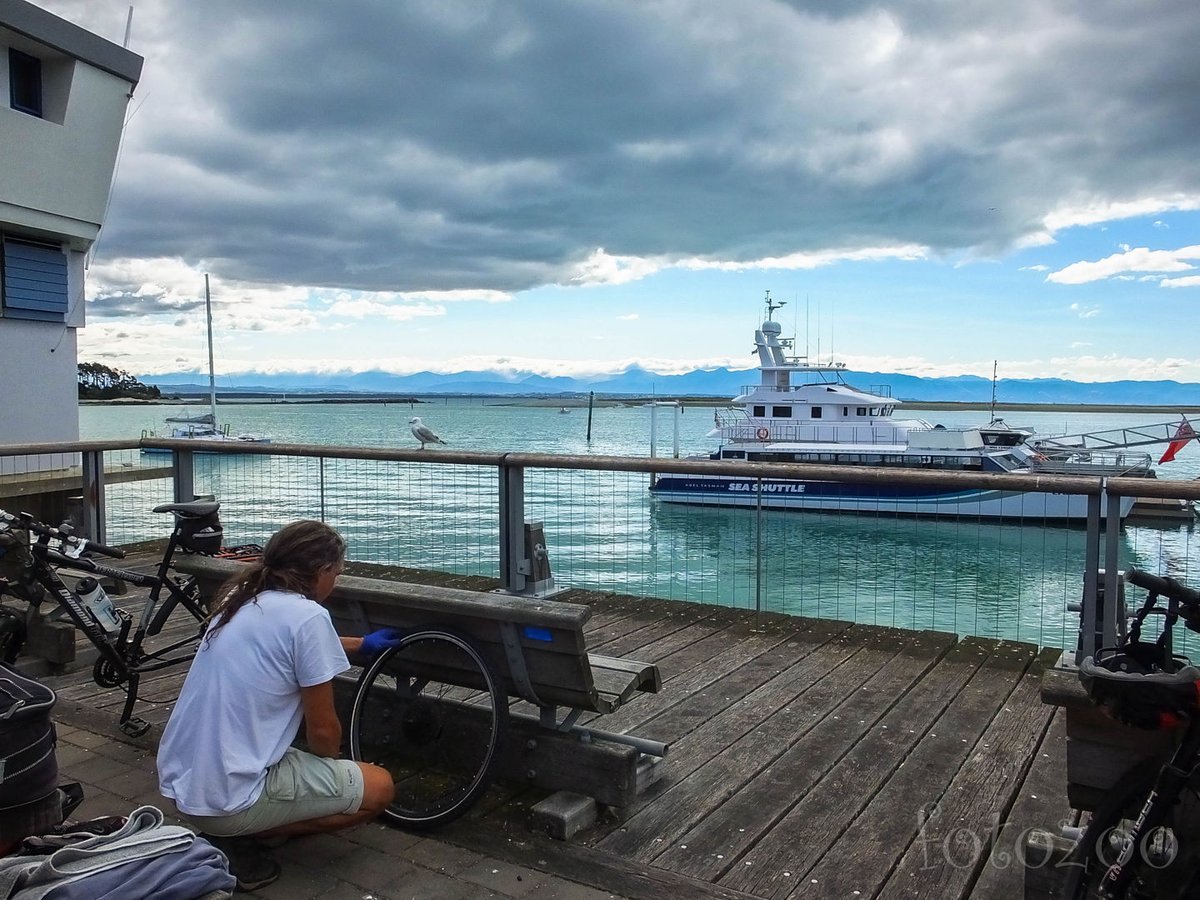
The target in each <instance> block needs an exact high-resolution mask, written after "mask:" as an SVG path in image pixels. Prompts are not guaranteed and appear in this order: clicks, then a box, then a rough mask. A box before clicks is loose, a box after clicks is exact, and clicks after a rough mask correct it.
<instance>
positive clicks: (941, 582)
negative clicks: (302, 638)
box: [80, 398, 1200, 646]
mask: <svg viewBox="0 0 1200 900" xmlns="http://www.w3.org/2000/svg"><path fill="white" fill-rule="evenodd" d="M177 411H179V410H178V409H177V408H174V407H170V406H158V407H148V408H147V407H103V406H92V407H84V408H82V409H81V410H80V430H81V436H82V437H83V438H84V439H105V438H136V437H138V436H140V435H141V433H142V431H143V430H154V429H157V430H159V432H160V433H162V432H163V430H164V429H163V426H162V419H163V418H164V417H165V416H167V415H170V414H173V413H175V412H177ZM220 413H221V419H222V421H223V422H224V421H228V422H229V423H230V424H231V426H232V429H233V430H234V431H253V432H261V433H265V434H269V435H271V437H272V438H273V440H275V441H277V442H281V443H310V444H338V445H353V446H375V447H412V446H415V441H414V439H413V438H412V436H411V434H410V433H409V426H408V420H409V418H411V417H412V416H414V415H419V416H421V418H422V419H423V421H424V422H425V423H426V424H427V425H429V426H430V427H431V428H433V429H434V430H435V431H436V432H438V433H439V434H440V435H441V436H442V437H443V438H444V439H445V440H446V441H447V442H448V443H449V445H450V446H451V447H452V448H454V449H464V450H480V451H521V452H535V453H559V454H578V455H587V454H595V455H631V456H645V455H647V453H648V445H649V430H650V429H649V426H650V412H649V410H648V409H646V408H643V407H598V408H596V409H595V410H594V413H593V422H592V431H593V440H592V441H591V443H590V444H589V443H588V442H587V440H586V427H587V409H586V407H577V408H573V409H572V410H571V412H570V413H569V414H562V413H560V412H559V410H558V407H557V406H548V407H530V406H522V405H516V404H512V403H509V402H506V401H502V400H498V399H494V398H486V399H480V398H455V399H450V400H444V399H436V400H432V401H430V402H427V403H420V404H416V405H414V406H410V405H409V404H386V405H383V404H286V403H266V404H239V405H226V406H222V407H221V408H220ZM910 413H911V415H914V416H919V417H922V418H925V419H928V420H929V421H931V422H934V423H941V424H944V425H947V426H949V427H954V426H960V425H970V424H977V423H978V422H980V421H981V420H982V419H984V418H985V417H986V414H985V413H982V412H953V413H952V412H942V411H922V410H919V409H916V408H913V409H912V410H911V411H910ZM672 418H673V413H672V411H671V410H668V409H660V410H659V449H658V452H659V454H660V455H669V454H670V452H671V445H672V430H673V421H672ZM1171 418H1172V417H1171V416H1169V415H1164V414H1161V413H1159V414H1111V413H1105V414H1097V413H1014V414H1011V415H1010V416H1008V421H1009V423H1010V424H1012V425H1019V426H1031V427H1033V428H1035V429H1036V430H1037V431H1038V432H1039V433H1043V434H1061V433H1079V432H1085V431H1098V430H1105V429H1111V428H1117V427H1123V426H1138V425H1150V424H1155V423H1159V422H1164V421H1168V420H1170V419H1171ZM679 423H680V444H681V452H682V453H683V454H684V455H687V454H689V453H697V452H705V451H708V450H709V449H711V446H712V442H711V440H710V439H709V438H707V437H706V436H705V435H706V433H707V432H708V430H709V429H710V428H711V427H712V410H711V409H703V408H694V409H687V410H684V411H683V413H682V415H681V416H680V418H679ZM1150 449H1154V448H1150ZM1159 450H1160V451H1161V448H1159ZM435 453H436V450H434V451H431V455H433V454H435ZM133 460H136V457H133V458H132V459H131V460H130V461H129V462H126V463H123V464H124V465H141V464H143V463H142V462H135V461H133ZM1159 475H1160V477H1162V478H1171V479H1191V478H1197V477H1200V446H1197V445H1192V446H1189V447H1188V448H1186V449H1185V450H1184V451H1183V452H1182V453H1181V454H1180V455H1179V458H1178V459H1177V460H1176V461H1175V462H1173V463H1170V464H1168V465H1166V466H1163V467H1161V468H1160V470H1159ZM149 485H153V487H150V486H149ZM168 489H169V486H168V485H167V483H165V482H152V483H143V485H142V486H141V487H138V488H137V489H136V490H135V489H132V488H131V489H129V490H127V491H126V492H125V494H126V495H127V499H126V501H125V503H126V505H125V506H121V505H120V501H119V497H120V495H121V491H119V490H118V491H113V490H110V503H113V504H114V505H115V506H116V509H114V510H113V511H111V512H110V528H115V529H116V530H117V531H118V533H119V532H120V529H121V518H122V515H126V516H128V517H129V518H130V520H131V521H132V520H134V519H137V520H138V521H144V519H139V518H138V516H137V513H136V512H134V510H142V509H145V508H146V506H148V505H149V504H150V503H151V502H163V500H164V499H167V498H166V496H165V493H164V492H165V491H167V490H168ZM197 489H198V490H202V491H205V492H211V493H214V494H216V495H217V496H218V497H219V498H220V499H222V501H223V504H224V506H223V511H222V515H223V518H224V519H225V521H226V524H227V528H228V529H229V531H230V533H231V535H235V536H236V538H237V539H238V540H262V539H264V538H265V537H266V536H267V535H269V534H270V532H271V531H273V530H274V528H276V527H278V525H279V524H281V523H282V522H283V521H287V520H288V519H290V518H296V517H300V516H317V515H320V516H323V517H324V518H325V519H326V520H327V521H330V522H331V523H332V524H334V525H335V526H336V527H338V528H339V529H340V530H342V531H343V533H344V534H346V536H347V538H348V540H349V541H350V545H351V552H352V555H353V556H355V557H356V558H359V559H370V560H375V561H379V562H388V563H394V564H401V565H411V566H414V567H420V568H434V569H442V570H445V571H453V572H463V573H481V574H495V572H496V570H497V569H496V545H497V526H496V518H497V503H496V490H497V488H496V478H495V474H494V472H493V471H492V470H476V469H463V468H461V467H430V466H413V465H409V466H396V465H394V464H390V465H387V466H384V465H376V464H361V465H358V464H349V463H345V464H336V465H335V464H333V463H330V464H329V465H327V466H321V465H320V464H318V463H316V462H315V461H307V460H306V461H291V460H273V459H265V458H257V457H239V458H236V459H217V458H212V457H202V458H201V459H200V461H199V463H198V472H197ZM147 492H150V493H147ZM154 492H157V493H154ZM526 494H527V517H528V518H530V519H539V520H541V521H543V522H544V524H545V528H546V536H547V544H548V547H549V550H550V558H551V563H552V565H553V568H554V572H555V579H556V581H557V582H558V583H559V584H562V585H571V586H580V587H585V586H586V587H594V588H598V589H610V590H615V591H620V592H625V593H632V594H639V595H646V596H659V597H673V598H679V599H688V600H693V601H699V602H711V603H719V604H722V605H730V606H739V607H743V608H751V609H752V608H755V607H756V606H758V607H761V608H763V609H767V610H777V611H785V612H791V613H803V614H806V615H820V616H824V617H828V618H842V619H852V620H855V621H860V622H874V623H877V624H882V625H897V626H904V627H916V628H926V627H936V628H942V629H946V630H954V631H957V632H959V633H964V634H966V633H972V634H981V635H996V636H1004V637H1012V638H1021V639H1025V640H1033V641H1038V642H1040V643H1042V644H1047V645H1051V644H1053V645H1058V646H1065V645H1067V644H1069V643H1071V642H1072V641H1073V637H1072V634H1073V631H1074V628H1075V624H1074V621H1073V619H1072V617H1071V615H1070V614H1068V613H1066V611H1065V607H1066V604H1067V602H1069V601H1073V600H1076V599H1078V596H1079V592H1080V582H1081V573H1082V560H1083V531H1082V529H1066V528H1041V527H1022V526H1018V525H1008V524H1006V525H997V524H989V523H981V522H974V521H969V520H963V521H958V520H931V519H921V520H917V519H894V518H889V517H886V516H866V515H864V516H846V515H840V516H835V515H821V514H812V513H807V514H806V513H795V512H792V513H786V512H775V513H765V514H764V515H763V519H762V527H761V530H760V529H759V528H758V527H756V526H757V520H756V516H755V514H754V511H752V510H730V509H724V510H722V509H700V508H689V507H678V506H667V505H660V504H656V503H652V502H651V500H650V498H649V495H648V492H647V491H646V476H644V475H625V474H619V473H618V474H609V473H581V472H567V471H562V472H559V471H555V470H545V471H537V472H529V473H527V486H526ZM264 499H265V500H267V501H268V502H266V503H264V502H263V501H264ZM114 501H115V503H114ZM157 524H158V523H154V522H153V521H151V522H150V523H149V525H147V526H144V527H150V528H153V527H157ZM398 525H401V526H402V527H397V526H398ZM138 536H141V535H138ZM1192 538H1193V531H1192V526H1191V524H1190V523H1182V524H1178V525H1167V526H1150V525H1129V526H1127V527H1126V528H1125V529H1124V531H1123V533H1122V536H1121V563H1120V564H1121V566H1122V567H1126V566H1129V565H1137V566H1140V567H1144V568H1147V569H1149V570H1151V571H1157V572H1163V573H1167V574H1173V575H1176V576H1178V577H1182V578H1185V579H1188V578H1190V579H1191V580H1192V581H1193V583H1198V584H1200V577H1193V576H1192V573H1196V575H1197V576H1200V558H1198V557H1197V555H1196V554H1197V548H1196V545H1195V543H1194V541H1193V539H1192Z"/></svg>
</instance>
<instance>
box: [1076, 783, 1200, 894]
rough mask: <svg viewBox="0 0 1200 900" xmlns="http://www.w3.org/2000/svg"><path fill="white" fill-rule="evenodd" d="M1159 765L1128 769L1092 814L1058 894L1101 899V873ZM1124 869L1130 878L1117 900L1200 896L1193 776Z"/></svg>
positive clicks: (1199, 800)
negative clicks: (1163, 818)
mask: <svg viewBox="0 0 1200 900" xmlns="http://www.w3.org/2000/svg"><path fill="white" fill-rule="evenodd" d="M1160 767H1161V765H1160V764H1155V763H1141V764H1139V765H1137V766H1135V767H1134V768H1132V769H1130V770H1129V772H1127V773H1126V774H1125V775H1124V776H1122V777H1121V779H1120V780H1119V781H1118V788H1117V789H1115V790H1114V791H1113V792H1112V793H1111V794H1109V796H1108V799H1106V800H1105V802H1104V803H1103V804H1101V806H1100V807H1099V808H1098V809H1097V810H1096V812H1095V813H1093V815H1092V819H1091V822H1090V823H1089V824H1088V827H1087V830H1086V831H1085V832H1084V835H1083V837H1082V838H1081V839H1080V841H1079V844H1078V845H1076V847H1075V849H1074V850H1073V851H1072V853H1071V857H1070V859H1069V861H1068V862H1069V865H1070V867H1071V869H1070V873H1069V875H1068V879H1067V885H1066V890H1065V891H1064V892H1063V896H1064V897H1065V898H1067V900H1092V898H1098V897H1100V896H1101V894H1100V885H1101V882H1102V880H1103V878H1104V875H1105V873H1106V872H1107V871H1108V868H1109V866H1110V865H1111V864H1112V863H1113V862H1114V861H1115V860H1116V858H1117V855H1118V854H1119V852H1120V850H1121V847H1122V846H1123V843H1124V841H1125V839H1126V836H1127V835H1128V833H1129V831H1130V829H1131V827H1132V825H1133V823H1134V820H1135V819H1137V817H1138V815H1139V813H1140V812H1141V810H1142V806H1143V804H1144V801H1145V799H1146V795H1147V794H1148V793H1149V792H1150V789H1151V788H1152V787H1153V786H1154V780H1155V777H1156V776H1157V774H1158V770H1159V768H1160ZM1128 865H1129V867H1130V868H1131V869H1132V870H1133V874H1132V877H1131V878H1130V879H1129V881H1128V883H1127V887H1126V889H1125V891H1124V892H1123V893H1122V894H1120V895H1119V896H1120V897H1123V898H1128V900H1151V898H1153V900H1171V898H1194V897H1197V896H1200V880H1198V879H1197V869H1198V867H1200V793H1198V790H1197V783H1196V780H1195V778H1193V779H1192V781H1191V782H1189V783H1188V784H1186V785H1185V786H1184V787H1183V790H1182V791H1181V792H1180V796H1179V797H1178V798H1177V800H1176V802H1175V804H1174V805H1173V807H1172V808H1171V810H1170V812H1169V813H1168V815H1167V820H1166V821H1165V822H1164V823H1163V826H1162V829H1161V830H1156V831H1155V832H1154V833H1152V834H1151V835H1150V836H1149V837H1148V838H1146V839H1144V840H1143V841H1142V846H1141V848H1140V849H1138V850H1135V852H1134V854H1133V857H1132V859H1131V860H1130V862H1129V863H1128Z"/></svg>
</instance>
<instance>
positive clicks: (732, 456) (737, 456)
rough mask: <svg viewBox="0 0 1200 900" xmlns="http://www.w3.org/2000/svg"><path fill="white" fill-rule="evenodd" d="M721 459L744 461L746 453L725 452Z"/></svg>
mask: <svg viewBox="0 0 1200 900" xmlns="http://www.w3.org/2000/svg"><path fill="white" fill-rule="evenodd" d="M721 458H722V459H745V458H746V451H744V450H725V451H724V452H723V453H722V454H721Z"/></svg>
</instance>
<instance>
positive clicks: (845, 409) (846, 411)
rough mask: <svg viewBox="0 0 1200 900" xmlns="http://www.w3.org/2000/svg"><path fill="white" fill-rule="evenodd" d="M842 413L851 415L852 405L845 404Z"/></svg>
mask: <svg viewBox="0 0 1200 900" xmlns="http://www.w3.org/2000/svg"><path fill="white" fill-rule="evenodd" d="M842 415H843V416H848V415H850V407H848V406H843V407H842Z"/></svg>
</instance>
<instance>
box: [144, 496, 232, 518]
mask: <svg viewBox="0 0 1200 900" xmlns="http://www.w3.org/2000/svg"><path fill="white" fill-rule="evenodd" d="M220 508H221V504H220V503H219V502H217V501H216V500H194V501H192V502H191V503H164V504H163V505H162V506H156V507H154V511H155V512H156V513H168V512H169V513H174V514H175V515H177V516H178V517H179V518H181V519H193V518H194V519H201V518H204V517H205V516H211V515H212V514H213V513H215V512H216V511H217V510H218V509H220Z"/></svg>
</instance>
